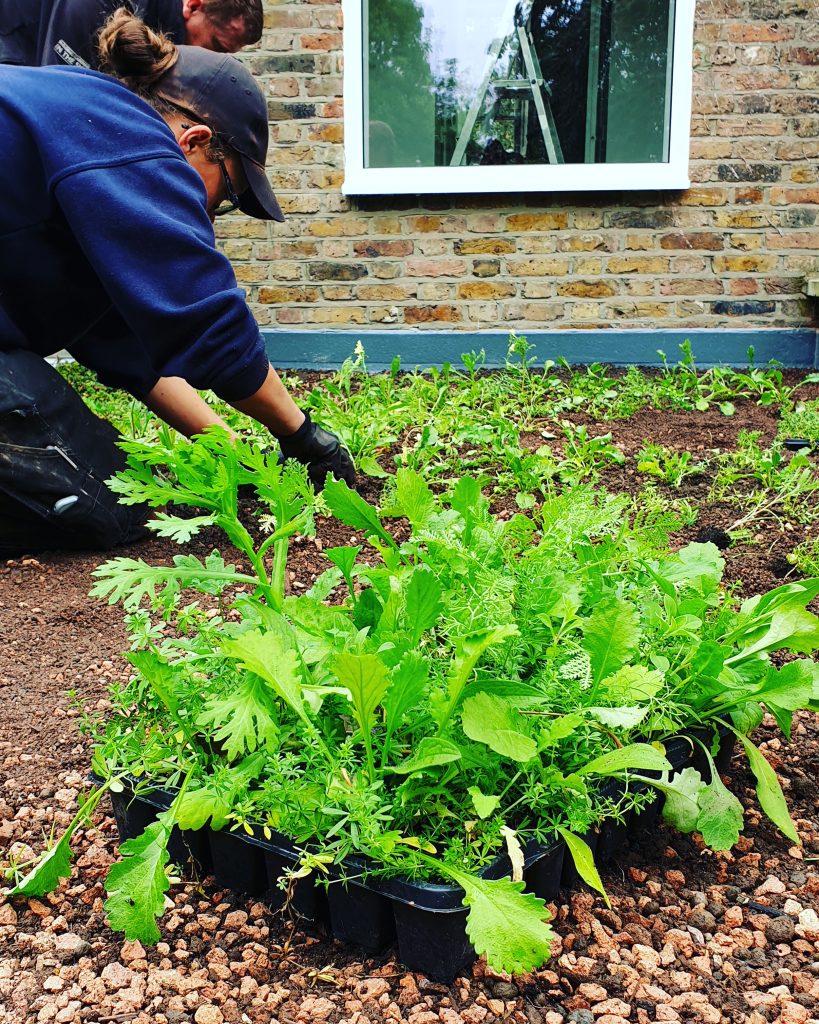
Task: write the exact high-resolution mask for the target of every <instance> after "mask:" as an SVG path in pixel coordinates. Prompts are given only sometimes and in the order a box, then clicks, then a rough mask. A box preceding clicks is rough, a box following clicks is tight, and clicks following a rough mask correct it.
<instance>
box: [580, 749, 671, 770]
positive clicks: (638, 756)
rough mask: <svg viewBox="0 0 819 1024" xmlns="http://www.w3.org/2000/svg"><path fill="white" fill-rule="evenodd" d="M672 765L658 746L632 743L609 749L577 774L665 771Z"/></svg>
mask: <svg viewBox="0 0 819 1024" xmlns="http://www.w3.org/2000/svg"><path fill="white" fill-rule="evenodd" d="M670 769H671V765H670V764H669V763H668V761H667V760H666V758H665V755H664V754H661V753H660V751H659V750H657V748H656V747H653V746H652V745H651V744H650V743H630V744H628V746H625V747H617V748H616V749H615V750H609V751H608V752H607V753H605V754H600V755H599V757H595V758H592V760H591V761H589V762H588V764H585V765H583V767H582V768H578V769H577V771H576V773H575V774H577V775H619V774H620V773H621V772H625V771H629V770H639V771H651V772H664V771H670Z"/></svg>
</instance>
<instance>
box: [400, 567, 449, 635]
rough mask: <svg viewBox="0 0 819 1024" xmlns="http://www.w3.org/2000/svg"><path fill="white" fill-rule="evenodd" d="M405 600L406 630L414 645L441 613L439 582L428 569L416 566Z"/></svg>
mask: <svg viewBox="0 0 819 1024" xmlns="http://www.w3.org/2000/svg"><path fill="white" fill-rule="evenodd" d="M405 602H406V603H405V606H404V615H405V618H406V625H407V632H408V633H409V635H410V638H411V643H412V644H413V645H415V644H417V643H418V641H419V640H420V639H421V637H422V635H423V634H424V633H425V632H426V631H427V630H428V629H431V628H432V626H434V625H435V622H436V621H437V619H438V616H439V615H440V614H441V584H440V583H439V582H438V580H437V579H436V578H435V577H434V576H433V574H432V573H431V572H430V571H429V570H428V569H420V568H416V569H415V570H414V572H413V574H412V576H411V577H410V581H409V584H408V585H407V589H406V597H405Z"/></svg>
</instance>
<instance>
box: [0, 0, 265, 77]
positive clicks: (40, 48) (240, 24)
mask: <svg viewBox="0 0 819 1024" xmlns="http://www.w3.org/2000/svg"><path fill="white" fill-rule="evenodd" d="M121 6H122V0H0V64H26V65H29V66H40V65H44V64H74V65H77V66H80V67H91V68H98V67H99V54H98V52H97V39H98V36H99V32H100V29H101V28H102V26H103V25H104V24H105V22H106V20H107V19H108V17H109V16H110V15H111V14H112V13H113V12H114V11H115V10H116V9H117V8H118V7H121ZM130 8H131V10H132V12H133V13H134V14H136V15H137V16H138V17H139V18H141V19H142V21H144V22H145V24H146V25H148V26H149V27H150V28H153V29H156V30H157V31H161V32H164V33H166V34H167V35H168V36H169V37H170V38H171V39H172V40H173V41H174V42H176V43H185V44H187V45H188V46H202V47H204V48H205V49H206V50H214V51H215V52H216V53H236V51H237V50H241V48H242V47H243V46H249V45H250V44H251V43H257V42H258V41H259V39H260V38H261V35H262V21H263V17H264V14H263V10H262V0H130Z"/></svg>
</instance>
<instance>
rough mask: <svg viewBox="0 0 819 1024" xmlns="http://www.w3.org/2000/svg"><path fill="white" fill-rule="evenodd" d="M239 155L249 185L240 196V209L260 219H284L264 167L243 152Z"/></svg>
mask: <svg viewBox="0 0 819 1024" xmlns="http://www.w3.org/2000/svg"><path fill="white" fill-rule="evenodd" d="M239 156H240V158H241V161H242V170H243V171H244V172H245V177H246V178H247V183H248V186H249V187H248V189H247V190H246V191H245V192H243V193H242V194H241V196H240V197H239V209H240V210H241V211H242V213H246V214H247V215H248V216H249V217H257V218H258V219H259V220H284V214H283V213H282V211H281V207H280V206H279V203H278V201H277V199H276V197H275V196H274V195H273V189H272V188H271V187H270V182H269V181H268V180H267V175H266V174H265V170H264V167H260V166H259V165H258V164H257V163H255V162H254V161H253V160H251V159H250V158H249V157H246V156H245V155H244V154H243V153H239Z"/></svg>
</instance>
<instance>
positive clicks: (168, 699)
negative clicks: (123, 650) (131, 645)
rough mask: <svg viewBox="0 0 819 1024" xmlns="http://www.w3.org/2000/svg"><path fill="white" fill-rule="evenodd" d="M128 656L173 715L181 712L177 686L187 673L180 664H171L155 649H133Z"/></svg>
mask: <svg viewBox="0 0 819 1024" xmlns="http://www.w3.org/2000/svg"><path fill="white" fill-rule="evenodd" d="M126 658H127V659H128V661H130V662H131V664H132V665H133V666H134V668H135V669H136V670H137V672H139V674H140V675H141V676H142V678H143V679H144V680H145V681H146V682H147V683H148V684H149V685H150V687H151V689H152V690H153V691H154V693H155V694H156V695H157V697H159V699H160V700H161V701H162V703H163V704H164V705H165V707H166V708H167V709H168V710H169V711H170V712H171V714H172V715H177V714H178V712H179V699H178V697H177V694H176V688H177V686H178V684H179V678H180V676H181V675H183V674H184V673H185V669H184V668H182V667H180V666H173V665H169V664H168V663H167V662H166V661H163V659H162V658H161V657H160V656H159V655H158V654H157V653H156V652H155V651H132V652H131V653H130V654H126Z"/></svg>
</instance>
